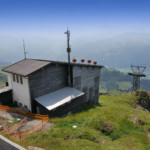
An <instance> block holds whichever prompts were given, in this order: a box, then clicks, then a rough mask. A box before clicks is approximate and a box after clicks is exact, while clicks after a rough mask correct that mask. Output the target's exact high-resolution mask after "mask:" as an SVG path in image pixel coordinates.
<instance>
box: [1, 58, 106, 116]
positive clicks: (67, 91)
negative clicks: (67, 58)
mask: <svg viewBox="0 0 150 150" xmlns="http://www.w3.org/2000/svg"><path fill="white" fill-rule="evenodd" d="M102 67H103V66H100V65H92V64H83V63H82V64H80V63H70V74H69V75H70V82H71V83H70V84H68V62H58V61H49V60H39V59H23V60H21V61H19V62H17V63H15V64H12V65H10V66H8V67H6V68H4V69H3V71H4V72H7V77H8V86H9V88H10V89H12V99H13V101H15V102H17V104H18V105H19V106H21V107H25V108H26V109H27V110H29V111H31V112H34V113H40V114H49V115H50V116H62V115H64V114H67V113H69V112H77V111H78V110H80V109H81V107H82V105H83V104H84V103H95V104H96V103H98V100H99V84H100V70H101V68H102Z"/></svg>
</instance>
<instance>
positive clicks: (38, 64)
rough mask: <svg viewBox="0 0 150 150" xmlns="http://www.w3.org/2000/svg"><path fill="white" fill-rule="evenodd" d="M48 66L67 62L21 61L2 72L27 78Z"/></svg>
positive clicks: (91, 65)
mask: <svg viewBox="0 0 150 150" xmlns="http://www.w3.org/2000/svg"><path fill="white" fill-rule="evenodd" d="M49 64H63V65H67V64H68V62H61V61H50V60H41V59H23V60H21V61H19V62H16V63H15V64H12V65H10V66H8V67H6V68H4V69H2V71H4V72H8V73H14V74H18V75H22V76H28V75H29V74H31V73H33V72H35V71H37V70H39V69H41V68H43V67H45V66H47V65H49ZM70 65H72V66H88V67H98V68H102V67H103V66H100V65H93V64H83V63H82V64H81V63H70Z"/></svg>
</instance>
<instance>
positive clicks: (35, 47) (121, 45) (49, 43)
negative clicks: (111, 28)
mask: <svg viewBox="0 0 150 150" xmlns="http://www.w3.org/2000/svg"><path fill="white" fill-rule="evenodd" d="M55 38H56V37H55ZM65 42H66V40H65V37H64V38H62V39H61V38H60V39H59V40H58V41H57V40H56V39H55V40H53V39H52V37H50V39H48V38H45V39H44V38H41V39H40V38H38V37H37V38H32V37H30V38H28V41H27V44H26V47H27V51H28V54H27V56H28V57H29V58H30V57H31V58H39V59H48V60H60V61H61V60H63V61H64V60H67V53H66V43H65ZM8 43H9V44H8ZM0 45H1V46H0V52H1V55H0V63H4V62H5V63H6V62H7V63H13V62H15V61H18V60H21V59H23V47H22V39H20V38H19V37H11V36H10V37H9V36H8V37H3V36H1V35H0ZM9 45H10V46H11V47H10V46H9ZM71 48H72V52H71V58H73V57H76V58H77V60H78V61H80V59H81V58H82V57H84V58H85V59H89V58H90V59H92V60H97V61H98V63H99V64H101V65H104V66H108V67H115V68H129V67H130V65H131V64H133V65H144V66H148V67H149V66H150V61H149V56H150V34H149V33H123V34H118V35H111V36H110V35H106V36H105V37H104V36H103V35H96V36H95V37H94V36H93V37H83V36H82V37H80V36H79V37H73V35H72V37H71ZM16 54H17V55H16ZM8 61H9V62H8Z"/></svg>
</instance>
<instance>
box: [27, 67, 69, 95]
mask: <svg viewBox="0 0 150 150" xmlns="http://www.w3.org/2000/svg"><path fill="white" fill-rule="evenodd" d="M29 86H30V91H31V97H32V98H35V97H38V96H42V95H44V94H47V93H49V92H53V91H55V90H58V89H61V88H63V87H65V86H67V65H61V64H50V65H48V66H46V67H44V68H42V69H40V70H39V71H36V72H35V73H33V74H32V75H30V77H29Z"/></svg>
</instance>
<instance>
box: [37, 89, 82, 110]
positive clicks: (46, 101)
mask: <svg viewBox="0 0 150 150" xmlns="http://www.w3.org/2000/svg"><path fill="white" fill-rule="evenodd" d="M83 94H84V93H83V92H82V91H80V90H77V89H75V88H72V87H64V88H62V89H59V90H56V91H54V92H51V93H48V94H46V95H43V96H40V97H37V98H35V100H36V101H37V102H38V103H40V104H41V105H43V106H44V107H46V108H47V109H48V110H53V109H55V108H57V107H59V106H61V105H63V104H65V103H68V102H70V101H71V100H73V99H75V98H77V97H79V96H82V95H83Z"/></svg>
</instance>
